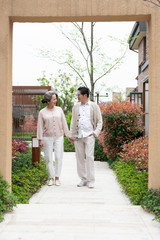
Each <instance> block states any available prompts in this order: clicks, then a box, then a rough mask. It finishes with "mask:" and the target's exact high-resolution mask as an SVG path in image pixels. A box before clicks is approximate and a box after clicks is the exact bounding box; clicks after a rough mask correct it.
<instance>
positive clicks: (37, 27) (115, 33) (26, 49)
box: [12, 22, 138, 95]
mask: <svg viewBox="0 0 160 240" xmlns="http://www.w3.org/2000/svg"><path fill="white" fill-rule="evenodd" d="M57 24H59V23H14V26H13V75H12V85H13V86H38V85H39V83H38V81H37V79H38V78H40V77H42V72H43V71H45V72H46V76H47V77H48V78H49V76H50V75H51V74H52V75H53V76H55V77H56V76H57V72H58V70H59V69H60V65H58V64H56V63H55V62H53V61H51V60H49V59H46V58H42V57H40V56H39V54H38V52H39V50H40V49H46V50H49V49H54V50H56V51H58V52H59V53H61V52H63V51H65V50H66V49H71V50H73V46H72V45H71V44H70V42H69V41H67V40H66V39H65V38H64V37H63V36H62V34H61V32H60V31H59V30H58V29H57V27H56V26H57ZM70 24H71V23H61V25H63V26H64V28H65V29H70ZM133 26H134V22H99V23H97V24H96V28H95V31H96V32H95V33H96V37H97V38H101V47H102V49H103V51H104V52H105V53H107V54H108V55H110V56H111V57H112V56H113V57H116V56H119V54H120V55H121V48H122V46H120V44H119V43H118V44H117V43H116V42H113V41H111V40H110V39H109V37H108V36H112V37H115V38H119V39H124V38H127V37H128V36H129V34H130V33H131V31H132V28H133ZM74 51H75V50H74ZM137 74H138V54H137V53H135V52H133V51H131V50H128V51H127V54H126V57H125V59H124V63H123V64H122V65H121V66H120V68H119V69H117V70H114V71H113V72H111V73H110V74H108V75H107V76H106V77H105V78H104V79H103V80H102V82H103V83H104V86H103V87H102V86H101V84H99V87H98V91H100V94H104V93H105V92H108V91H110V90H109V89H112V91H115V92H124V91H125V89H126V88H127V87H136V85H137V81H136V80H135V78H136V77H137ZM109 95H110V93H109Z"/></svg>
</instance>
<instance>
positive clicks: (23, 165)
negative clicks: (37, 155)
mask: <svg viewBox="0 0 160 240" xmlns="http://www.w3.org/2000/svg"><path fill="white" fill-rule="evenodd" d="M47 179H48V175H47V171H46V166H45V163H44V161H43V160H42V161H41V163H40V164H39V163H36V164H35V165H34V167H33V166H32V154H31V152H30V153H27V154H20V153H19V154H18V155H17V158H16V159H15V160H14V163H13V170H12V192H13V195H14V196H16V198H17V200H18V203H28V201H29V199H30V197H31V196H32V194H34V193H35V192H37V190H38V189H39V188H40V187H41V186H42V185H44V184H45V183H46V181H47Z"/></svg>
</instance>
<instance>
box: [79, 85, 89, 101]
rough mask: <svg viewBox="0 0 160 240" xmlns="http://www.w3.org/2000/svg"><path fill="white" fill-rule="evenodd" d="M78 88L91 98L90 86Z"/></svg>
mask: <svg viewBox="0 0 160 240" xmlns="http://www.w3.org/2000/svg"><path fill="white" fill-rule="evenodd" d="M77 90H78V91H80V92H81V94H82V95H85V94H87V98H89V88H87V87H79V88H78V89H77Z"/></svg>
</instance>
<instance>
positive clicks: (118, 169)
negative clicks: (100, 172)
mask: <svg viewBox="0 0 160 240" xmlns="http://www.w3.org/2000/svg"><path fill="white" fill-rule="evenodd" d="M112 167H114V169H115V173H116V176H117V179H118V181H119V182H120V184H121V185H122V188H123V190H124V192H125V193H126V194H127V195H128V196H129V198H130V200H131V202H132V203H133V204H135V205H139V204H141V203H142V199H143V196H144V195H145V194H146V192H147V190H148V173H146V172H138V171H137V170H136V169H135V167H134V164H133V163H131V162H129V161H128V162H119V161H115V162H114V163H113V164H112Z"/></svg>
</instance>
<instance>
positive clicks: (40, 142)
mask: <svg viewBox="0 0 160 240" xmlns="http://www.w3.org/2000/svg"><path fill="white" fill-rule="evenodd" d="M39 146H40V147H41V148H43V146H44V142H43V140H39Z"/></svg>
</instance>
